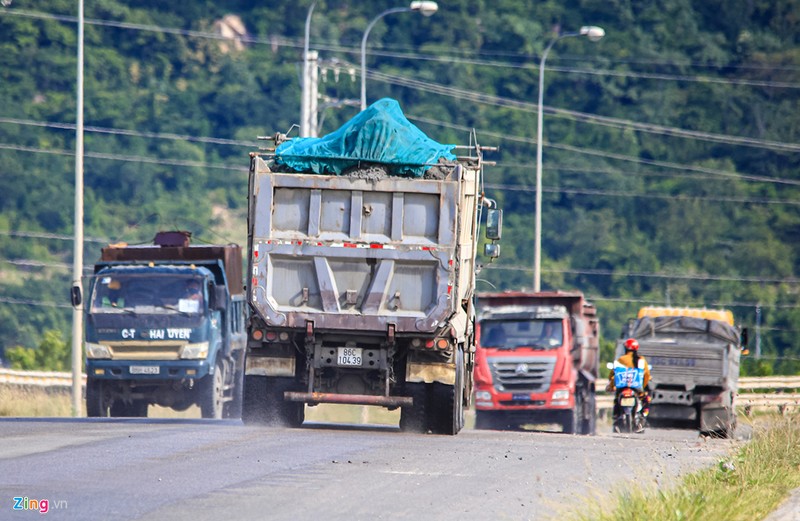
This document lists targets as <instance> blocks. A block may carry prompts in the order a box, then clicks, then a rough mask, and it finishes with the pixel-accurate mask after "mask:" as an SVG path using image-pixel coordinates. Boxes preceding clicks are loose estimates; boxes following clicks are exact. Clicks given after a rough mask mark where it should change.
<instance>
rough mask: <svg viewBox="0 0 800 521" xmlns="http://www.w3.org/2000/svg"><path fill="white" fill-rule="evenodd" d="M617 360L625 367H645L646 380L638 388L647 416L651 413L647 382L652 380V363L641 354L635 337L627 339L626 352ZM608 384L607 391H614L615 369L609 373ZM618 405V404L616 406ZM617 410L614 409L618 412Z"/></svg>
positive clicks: (643, 411)
mask: <svg viewBox="0 0 800 521" xmlns="http://www.w3.org/2000/svg"><path fill="white" fill-rule="evenodd" d="M617 362H618V363H619V364H621V365H624V366H625V367H630V368H637V367H638V368H642V369H644V380H643V382H642V387H640V388H638V389H636V391H637V394H638V395H639V401H640V402H641V403H642V415H644V416H645V417H646V416H647V415H648V414H650V395H649V394H648V393H647V384H648V383H649V382H650V365H649V364H648V363H647V360H645V358H644V357H643V356H641V355H640V354H639V342H638V341H637V340H636V339H635V338H629V339H627V340H626V341H625V354H624V355H622V356H620V357H619V358H617ZM608 380H609V381H608V385H607V386H606V391H608V392H614V391H615V390H616V388H615V386H614V370H613V369H611V371H610V372H609V374H608ZM615 407H616V406H615ZM616 412H617V411H614V413H615V414H616Z"/></svg>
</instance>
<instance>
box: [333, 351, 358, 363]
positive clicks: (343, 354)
mask: <svg viewBox="0 0 800 521" xmlns="http://www.w3.org/2000/svg"><path fill="white" fill-rule="evenodd" d="M336 363H337V364H339V365H355V366H361V348H360V347H340V348H339V353H338V356H337V357H336Z"/></svg>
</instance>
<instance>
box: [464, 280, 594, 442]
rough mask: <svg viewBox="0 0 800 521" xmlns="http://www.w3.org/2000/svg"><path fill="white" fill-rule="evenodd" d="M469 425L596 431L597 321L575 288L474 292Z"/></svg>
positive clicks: (584, 432) (588, 304)
mask: <svg viewBox="0 0 800 521" xmlns="http://www.w3.org/2000/svg"><path fill="white" fill-rule="evenodd" d="M478 331H479V335H478V338H479V340H478V350H477V355H476V357H475V428H476V429H500V430H503V429H520V428H525V427H526V426H529V425H543V424H553V423H555V424H558V425H560V426H561V428H562V430H563V432H565V433H568V434H594V433H595V425H596V417H597V411H596V408H597V406H596V400H595V390H596V389H595V385H596V380H597V377H598V371H599V368H598V361H599V358H598V349H599V335H600V326H599V322H598V319H597V310H596V308H595V306H594V305H593V304H591V303H589V302H587V300H586V299H585V298H584V296H583V293H581V292H579V291H541V292H526V291H505V292H493V293H479V294H478Z"/></svg>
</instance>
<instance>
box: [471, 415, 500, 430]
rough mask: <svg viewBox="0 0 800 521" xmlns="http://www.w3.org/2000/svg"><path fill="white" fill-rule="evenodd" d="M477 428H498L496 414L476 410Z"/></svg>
mask: <svg viewBox="0 0 800 521" xmlns="http://www.w3.org/2000/svg"><path fill="white" fill-rule="evenodd" d="M475 428H476V429H481V430H498V429H497V422H496V421H495V419H494V415H493V414H492V413H491V412H488V411H475Z"/></svg>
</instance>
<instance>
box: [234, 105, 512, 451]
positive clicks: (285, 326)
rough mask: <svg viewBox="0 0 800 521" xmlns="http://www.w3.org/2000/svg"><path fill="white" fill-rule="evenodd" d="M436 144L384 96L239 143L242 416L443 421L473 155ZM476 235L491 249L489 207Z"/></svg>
mask: <svg viewBox="0 0 800 521" xmlns="http://www.w3.org/2000/svg"><path fill="white" fill-rule="evenodd" d="M473 138H474V133H473V134H472V138H471V141H472V143H471V144H470V145H469V146H468V154H467V155H466V156H461V157H457V156H455V155H453V154H452V153H451V150H453V149H454V148H455V147H454V146H453V145H442V144H439V143H436V142H435V141H433V140H431V139H430V138H428V137H427V136H426V135H424V134H423V133H422V132H421V131H420V130H419V129H417V128H416V127H415V126H414V125H412V124H411V123H410V122H408V120H407V119H406V118H405V116H404V115H403V114H402V111H401V110H400V108H399V105H398V104H397V102H396V101H394V100H391V99H388V98H386V99H383V100H380V101H378V102H376V103H375V104H373V105H371V106H370V107H368V108H367V109H366V110H365V111H362V112H361V113H359V114H358V115H357V116H355V117H354V118H353V119H351V120H350V121H349V122H348V123H346V124H345V125H344V126H343V127H341V128H340V129H339V130H337V131H335V132H333V133H331V134H329V135H328V136H324V137H321V138H295V139H291V140H286V137H285V136H283V135H276V136H275V137H274V138H273V140H274V141H275V143H276V145H277V148H276V149H275V150H274V151H267V152H263V151H262V152H258V153H253V154H252V157H251V165H250V176H249V209H248V245H247V249H248V270H249V273H248V278H247V299H248V303H249V305H250V308H251V309H250V311H251V312H250V320H249V325H248V343H247V358H246V376H245V397H244V411H243V419H244V421H245V422H246V423H248V422H252V423H268V424H280V425H288V426H295V427H296V426H300V425H302V423H303V421H304V415H305V407H306V405H308V406H315V405H318V404H326V403H337V404H353V405H361V406H368V405H372V406H381V407H385V408H387V409H390V410H396V409H397V408H400V420H399V425H400V427H401V429H403V430H407V431H413V432H430V433H436V434H448V435H453V434H456V433H458V432H459V430H461V428H462V427H463V425H464V409H465V408H467V407H469V405H470V402H471V396H472V370H473V364H474V355H475V330H474V322H475V308H474V288H475V273H476V269H477V265H476V256H477V253H478V245H479V242H480V241H479V233H478V231H479V227H480V223H481V219H482V213H483V210H484V208H485V207H487V206H488V205H492V204H493V203H492V202H491V201H489V200H488V199H486V198H485V197H484V195H483V192H482V168H483V162H482V156H483V152H484V151H485V150H486V148H485V147H481V146H480V145H478V144H477V141H475V140H474V139H473ZM486 213H487V220H488V223H487V236H488V237H489V239H490V240H491V241H492V242H491V243H487V244H486V245H485V253H486V254H487V255H489V258H490V259H491V258H494V256H496V255H497V254H499V245H498V244H495V243H494V240H497V239H499V235H500V231H499V230H500V225H501V222H502V221H501V213H500V212H499V210H497V209H496V208H495V209H491V208H490V209H488V210H487V212H486Z"/></svg>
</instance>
